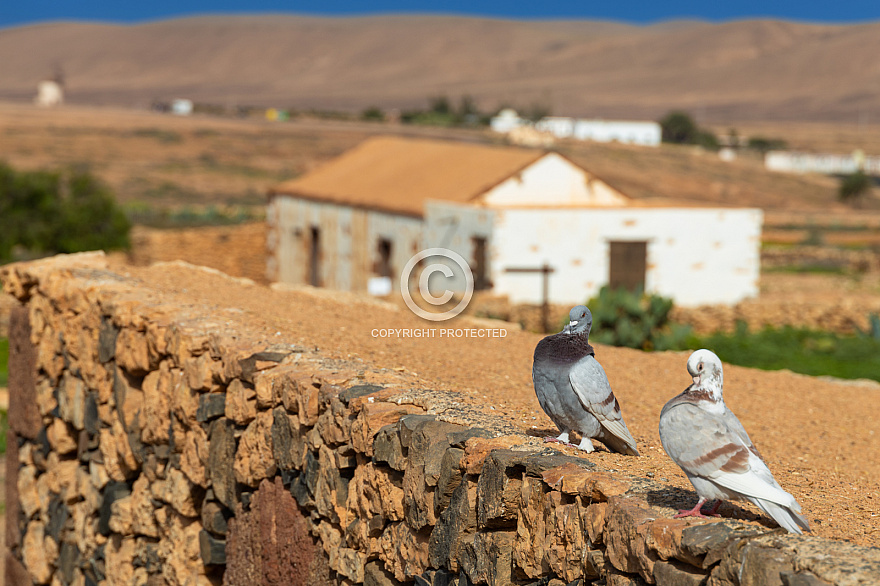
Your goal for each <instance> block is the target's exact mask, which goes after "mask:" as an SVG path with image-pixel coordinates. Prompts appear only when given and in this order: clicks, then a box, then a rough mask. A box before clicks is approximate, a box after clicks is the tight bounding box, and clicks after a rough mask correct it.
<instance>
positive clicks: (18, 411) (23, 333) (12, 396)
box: [8, 305, 55, 439]
mask: <svg viewBox="0 0 880 586" xmlns="http://www.w3.org/2000/svg"><path fill="white" fill-rule="evenodd" d="M36 363H37V348H36V347H35V346H34V344H33V342H31V325H30V318H29V317H28V310H27V307H26V306H24V305H15V306H13V307H12V309H11V310H10V312H9V363H8V366H9V369H8V370H9V380H8V385H9V413H8V417H9V428H10V429H11V430H13V431H15V433H16V434H18V436H19V437H26V438H28V439H35V438H36V437H37V434H38V433H39V431H40V428H41V427H42V424H43V422H42V421H41V419H40V415H41V413H48V412H49V411H51V410H52V409H53V408H54V405H50V404H49V403H51V402H54V401H55V399H54V397H53V396H52V394H51V384H50V383H49V381H48V380H46V381H45V383H44V384H42V385H41V386H43V387H48V389H49V394H48V396H46V394H45V393H42V394H40V395H38V394H37V392H36V389H37V381H36V377H37V364H36ZM38 403H41V404H42V407H43V409H41V408H40V405H38ZM46 408H48V409H47V410H45V409H46Z"/></svg>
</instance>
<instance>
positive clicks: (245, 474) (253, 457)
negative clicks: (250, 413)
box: [233, 411, 277, 486]
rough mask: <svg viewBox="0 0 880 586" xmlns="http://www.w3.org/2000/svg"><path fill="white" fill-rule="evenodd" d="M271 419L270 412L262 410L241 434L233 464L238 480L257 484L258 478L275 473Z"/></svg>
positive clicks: (250, 484) (249, 484) (248, 483)
mask: <svg viewBox="0 0 880 586" xmlns="http://www.w3.org/2000/svg"><path fill="white" fill-rule="evenodd" d="M273 421H274V417H273V415H272V412H271V411H263V412H261V413H259V414H258V415H257V418H256V419H255V420H254V421H252V422H251V424H250V425H248V427H247V429H245V431H244V433H243V434H242V435H241V439H240V440H239V444H238V449H237V450H236V452H235V462H234V464H233V470H234V472H235V479H236V480H237V481H238V482H241V483H242V484H246V485H248V486H257V485H258V484H259V482H260V480H262V479H264V478H270V477H272V476H274V475H275V471H276V470H277V465H276V463H275V455H274V453H273V442H272V423H273Z"/></svg>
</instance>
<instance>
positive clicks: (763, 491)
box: [660, 350, 810, 533]
mask: <svg viewBox="0 0 880 586" xmlns="http://www.w3.org/2000/svg"><path fill="white" fill-rule="evenodd" d="M687 369H688V372H689V373H690V375H691V376H692V377H693V378H694V384H692V385H691V386H689V387H688V388H687V389H685V391H684V392H683V393H682V394H680V395H678V396H677V397H675V398H674V399H672V400H670V401H669V402H668V403H666V405H664V406H663V411H661V412H660V441H661V442H662V443H663V449H664V450H666V453H667V454H669V457H670V458H672V460H673V461H674V462H675V463H676V464H678V465H679V466H681V469H682V470H684V473H685V474H686V475H687V477H688V480H690V481H691V484H693V485H694V488H695V489H696V490H697V494H698V495H699V496H700V500H699V501H698V502H697V504H696V506H695V507H694V508H693V509H690V510H682V511H679V514H678V515H676V517H705V515H703V513H701V512H700V507H702V506H703V503H705V502H706V501H707V500H709V499H718V502H716V503H715V506H714V507H713V508H712V509H711V510H710V511H709V514H710V515H713V516H717V515H715V513H716V511H717V510H718V507H719V506H720V505H721V500H746V501H749V502H752V503H754V504H755V505H757V506H758V507H759V508H760V509H761V510H762V511H764V512H765V513H767V514H768V515H769V516H770V517H772V518H773V519H774V520H775V521H776V522H777V523H779V525H780V526H781V527H784V528H785V529H786V530H787V531H788V532H789V533H802V532H803V531H809V530H810V526H809V524H808V523H807V519H806V518H804V517H803V516H802V515H800V514H798V513H800V511H801V507H800V505H798V503H797V501H795V500H794V497H793V496H791V495H790V494H788V493H787V492H785V491H784V490H782V487H780V486H779V484H778V483H777V482H776V479H775V478H773V474H771V473H770V469H769V468H767V465H766V464H764V460H762V459H761V454H759V453H758V450H757V449H756V448H755V446H754V445H753V444H752V440H750V439H749V434H747V433H746V430H745V428H744V427H743V425H742V423H740V422H739V419H737V418H736V415H734V414H733V412H732V411H731V410H730V409H728V408H727V406H726V405H725V404H724V398H723V397H722V387H723V382H724V378H723V374H722V369H721V360H719V359H718V356H716V355H715V354H714V353H713V352H710V351H709V350H697V351H696V352H694V353H693V354H691V356H690V358H689V359H688V362H687Z"/></svg>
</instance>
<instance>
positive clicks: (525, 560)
mask: <svg viewBox="0 0 880 586" xmlns="http://www.w3.org/2000/svg"><path fill="white" fill-rule="evenodd" d="M547 492H548V489H547V486H546V485H545V484H544V483H543V482H541V480H539V479H537V478H528V477H526V478H524V479H523V481H522V484H521V487H520V500H519V514H518V518H517V525H516V541H515V543H514V550H513V561H514V563H515V564H516V566H517V568H518V569H519V572H520V573H521V574H523V575H525V576H526V577H527V578H532V579H536V578H540V577H541V576H544V575H546V574H547V573H549V571H550V565H549V563H548V560H547V551H546V550H547V548H548V547H549V540H548V537H547V535H548V533H552V531H553V528H552V526H551V527H548V520H547V514H546V508H547V507H546V504H545V503H546V493H547Z"/></svg>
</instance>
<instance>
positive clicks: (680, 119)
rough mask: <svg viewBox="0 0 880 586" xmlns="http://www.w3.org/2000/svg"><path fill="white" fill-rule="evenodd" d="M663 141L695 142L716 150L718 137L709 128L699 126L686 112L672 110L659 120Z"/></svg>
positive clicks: (676, 142) (677, 142)
mask: <svg viewBox="0 0 880 586" xmlns="http://www.w3.org/2000/svg"><path fill="white" fill-rule="evenodd" d="M660 129H661V136H662V139H663V142H671V143H675V144H697V145H700V146H701V147H703V148H705V149H709V150H718V148H719V146H720V145H719V142H718V137H717V136H715V134H714V133H712V132H711V131H709V130H706V129H705V128H700V127H699V126H697V123H696V122H694V119H693V118H691V115H690V114H688V113H687V112H682V111H679V110H674V111H672V112H670V113H669V114H667V115H666V116H664V117H663V119H662V120H660Z"/></svg>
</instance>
